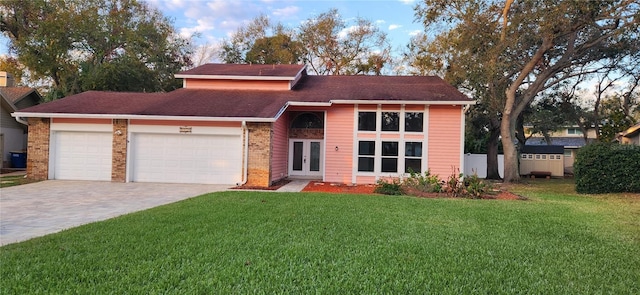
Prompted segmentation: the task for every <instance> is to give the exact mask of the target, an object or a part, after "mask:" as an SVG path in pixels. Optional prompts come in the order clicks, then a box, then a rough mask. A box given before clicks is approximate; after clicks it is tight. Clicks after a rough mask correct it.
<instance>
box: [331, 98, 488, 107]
mask: <svg viewBox="0 0 640 295" xmlns="http://www.w3.org/2000/svg"><path fill="white" fill-rule="evenodd" d="M331 103H335V104H421V105H454V106H455V105H474V104H476V101H475V100H468V101H463V100H460V101H442V100H436V101H424V100H422V101H421V100H366V99H363V100H342V99H337V100H331Z"/></svg>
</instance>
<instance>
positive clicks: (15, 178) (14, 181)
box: [0, 175, 37, 187]
mask: <svg viewBox="0 0 640 295" xmlns="http://www.w3.org/2000/svg"><path fill="white" fill-rule="evenodd" d="M36 181H37V180H31V179H27V178H25V177H24V175H11V176H2V177H0V187H10V186H15V185H21V184H27V183H32V182H36Z"/></svg>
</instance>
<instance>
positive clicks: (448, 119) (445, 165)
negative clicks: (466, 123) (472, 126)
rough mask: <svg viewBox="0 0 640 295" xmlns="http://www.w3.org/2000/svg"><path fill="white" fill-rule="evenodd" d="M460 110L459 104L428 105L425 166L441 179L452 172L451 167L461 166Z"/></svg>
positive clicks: (457, 167) (458, 167)
mask: <svg viewBox="0 0 640 295" xmlns="http://www.w3.org/2000/svg"><path fill="white" fill-rule="evenodd" d="M461 112H462V107H461V106H430V107H429V139H428V149H429V151H428V155H429V163H428V165H427V167H428V168H429V169H431V173H432V174H437V175H439V176H440V178H442V179H446V178H447V177H449V175H451V174H452V173H453V170H452V167H455V168H456V169H460V167H461V163H460V158H461V155H460V151H461V124H462V122H461ZM456 171H457V170H456ZM455 173H458V172H455Z"/></svg>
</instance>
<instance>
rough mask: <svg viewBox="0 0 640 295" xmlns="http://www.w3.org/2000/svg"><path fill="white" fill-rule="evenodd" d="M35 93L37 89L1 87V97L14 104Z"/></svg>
mask: <svg viewBox="0 0 640 295" xmlns="http://www.w3.org/2000/svg"><path fill="white" fill-rule="evenodd" d="M34 91H36V89H35V88H31V87H0V95H2V96H4V98H6V99H7V100H8V101H10V102H11V103H13V104H15V103H17V102H18V101H19V100H20V99H22V98H24V97H25V96H27V95H29V94H30V93H31V92H34Z"/></svg>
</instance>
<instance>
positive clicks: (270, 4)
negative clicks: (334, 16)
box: [147, 0, 423, 50]
mask: <svg viewBox="0 0 640 295" xmlns="http://www.w3.org/2000/svg"><path fill="white" fill-rule="evenodd" d="M415 1H416V0H369V1H364V0H343V1H337V0H314V1H309V0H147V2H148V3H149V4H151V5H152V6H154V7H156V8H158V9H159V10H160V11H162V12H163V13H164V15H166V16H168V17H170V18H172V19H173V21H174V25H175V27H176V28H177V30H178V32H180V33H181V34H183V35H185V36H188V35H191V34H192V33H195V32H197V33H199V35H200V37H198V38H197V39H196V40H194V41H196V44H205V43H208V44H216V43H219V42H220V40H221V39H222V38H225V37H228V36H229V34H230V33H232V32H234V31H235V30H236V29H237V28H238V27H240V26H242V25H244V24H246V23H248V22H250V21H251V20H252V19H254V18H255V17H256V16H258V15H260V14H265V15H267V16H268V17H269V18H270V19H271V20H274V21H279V22H281V23H283V24H284V25H285V26H287V27H297V26H298V25H299V24H300V23H301V22H302V21H304V20H307V19H309V18H311V17H314V16H316V15H318V14H320V13H322V12H326V11H328V10H329V9H330V8H336V9H338V12H339V13H340V15H341V17H342V19H344V20H346V21H347V22H348V21H350V20H353V19H355V18H356V17H361V18H365V19H368V20H371V21H372V22H374V23H375V24H377V25H378V26H379V27H380V29H381V30H382V31H384V32H386V33H387V34H388V37H389V41H390V42H392V44H393V49H394V50H396V49H398V48H400V47H404V46H405V45H406V44H407V43H408V42H409V39H410V38H411V36H412V35H415V34H416V33H417V32H420V31H421V30H422V29H423V27H422V26H421V25H420V24H419V23H415V22H414V11H413V7H414V6H415V4H416V2H415Z"/></svg>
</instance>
